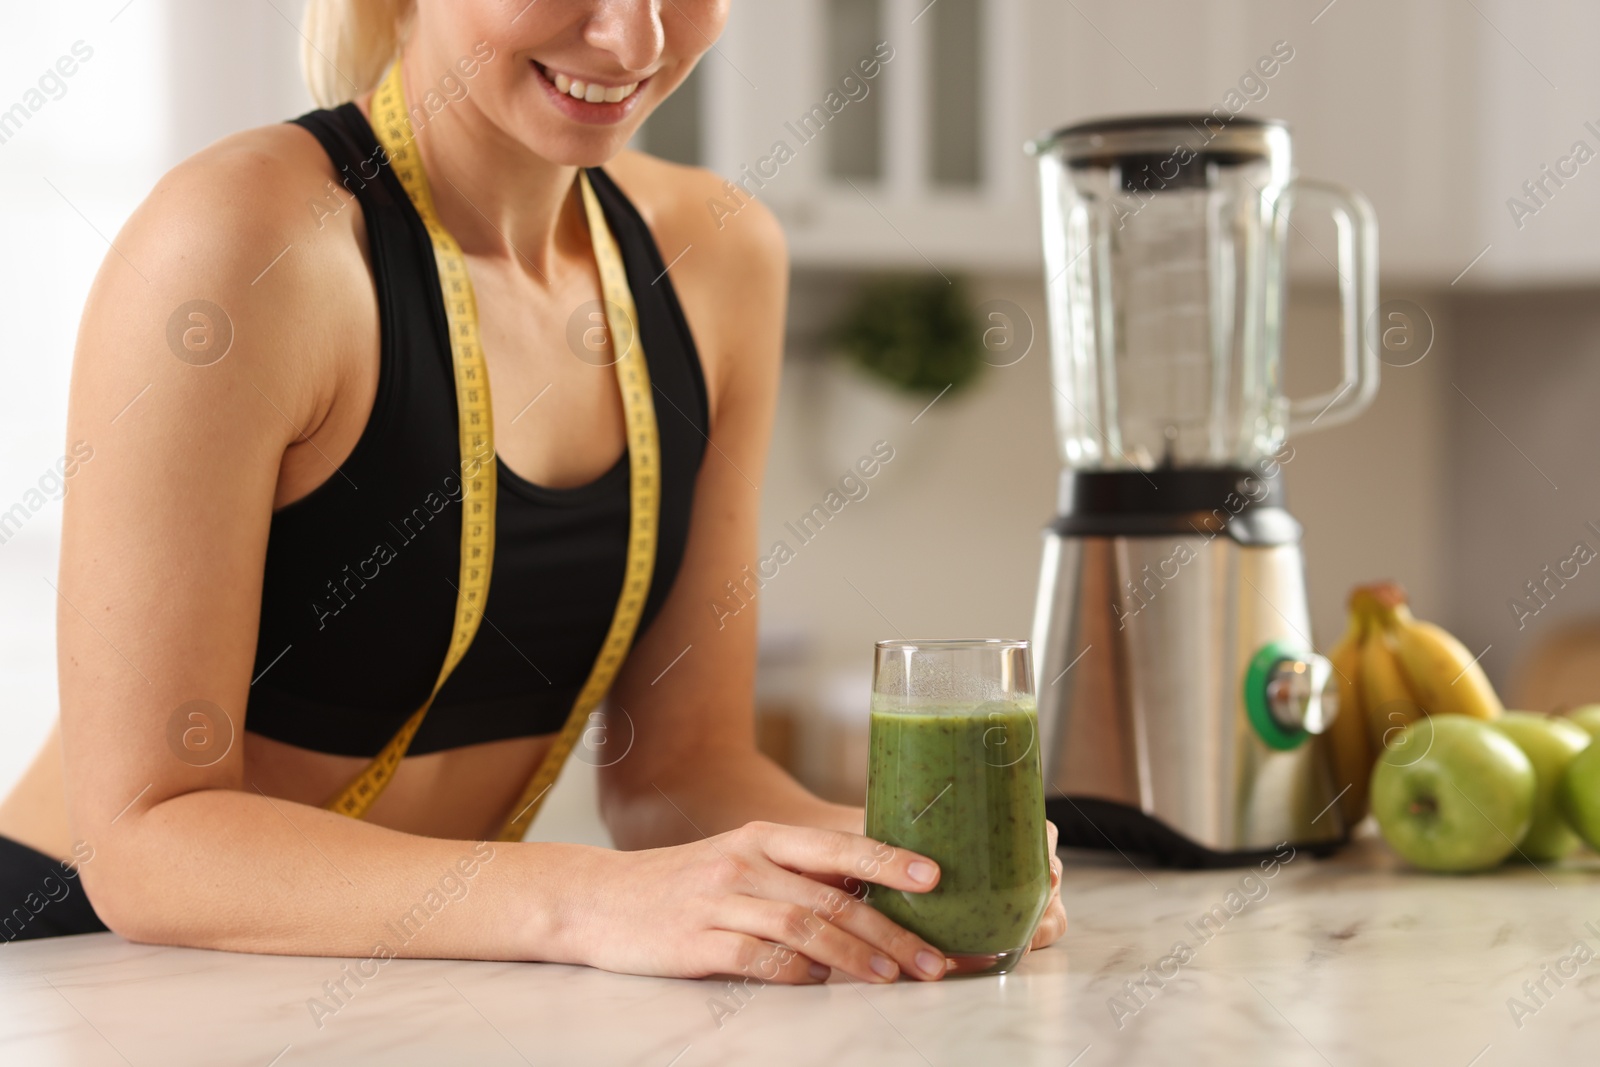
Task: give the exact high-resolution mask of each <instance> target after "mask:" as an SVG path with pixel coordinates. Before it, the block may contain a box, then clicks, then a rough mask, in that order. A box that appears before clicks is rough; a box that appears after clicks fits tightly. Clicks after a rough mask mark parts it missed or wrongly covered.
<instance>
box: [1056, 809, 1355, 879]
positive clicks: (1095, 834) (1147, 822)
mask: <svg viewBox="0 0 1600 1067" xmlns="http://www.w3.org/2000/svg"><path fill="white" fill-rule="evenodd" d="M1044 813H1045V817H1046V818H1048V819H1049V820H1050V821H1051V822H1053V823H1055V824H1056V829H1058V830H1059V831H1060V832H1061V841H1060V843H1061V846H1062V847H1063V848H1085V849H1096V850H1102V851H1109V850H1112V849H1115V850H1116V851H1118V852H1121V853H1124V854H1127V853H1133V854H1136V855H1139V856H1141V857H1144V858H1147V859H1149V860H1150V861H1151V862H1153V863H1154V864H1155V865H1156V866H1158V867H1170V868H1179V869H1184V870H1215V869H1219V868H1226V867H1253V866H1255V865H1256V864H1257V863H1260V862H1262V861H1264V860H1268V859H1274V858H1279V857H1278V850H1279V849H1281V848H1282V847H1283V846H1284V845H1287V846H1289V847H1290V848H1292V849H1294V850H1295V852H1296V853H1300V852H1309V853H1310V854H1311V855H1313V856H1316V857H1318V858H1326V857H1328V856H1331V855H1333V854H1334V853H1335V852H1338V851H1339V849H1341V848H1343V847H1344V845H1345V844H1346V843H1347V841H1348V840H1349V839H1348V837H1340V838H1336V839H1333V840H1327V841H1304V842H1301V841H1285V842H1283V843H1282V844H1279V845H1275V846H1273V847H1272V848H1256V849H1243V850H1240V851H1237V852H1219V851H1217V850H1215V849H1211V848H1207V847H1206V846H1205V845H1202V844H1200V843H1199V842H1197V841H1191V840H1190V839H1189V838H1187V837H1184V836H1183V835H1182V834H1180V833H1178V831H1176V830H1174V829H1173V828H1172V827H1170V826H1168V825H1167V824H1165V823H1163V822H1162V821H1161V820H1160V819H1157V818H1155V817H1154V816H1152V815H1147V814H1145V813H1144V812H1142V811H1140V810H1139V809H1137V808H1131V807H1129V806H1128V805H1126V804H1119V803H1117V802H1116V801H1114V800H1104V799H1101V798H1100V797H1049V798H1047V799H1046V800H1045V802H1044Z"/></svg>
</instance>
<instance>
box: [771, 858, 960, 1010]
mask: <svg viewBox="0 0 1600 1067" xmlns="http://www.w3.org/2000/svg"><path fill="white" fill-rule="evenodd" d="M762 892H763V893H764V894H766V895H767V896H769V897H771V898H772V899H774V900H781V901H784V902H785V905H786V906H788V907H796V908H800V909H802V910H803V911H804V913H805V914H808V915H812V916H815V917H816V918H817V919H818V920H819V921H823V922H827V923H829V924H831V926H832V927H834V928H837V929H838V930H839V931H840V932H841V933H842V934H843V935H844V936H845V937H846V938H847V939H848V942H849V948H850V952H851V954H850V956H849V962H839V961H836V960H834V959H832V958H824V957H821V956H817V955H816V954H815V953H814V952H813V951H812V950H811V947H810V946H809V945H806V946H801V945H795V943H794V942H793V941H788V940H787V939H784V942H785V944H790V945H794V947H796V948H800V949H802V951H804V952H805V953H806V954H807V955H809V956H812V957H813V958H814V959H821V960H822V961H823V962H825V963H827V964H829V965H830V966H835V967H839V968H840V969H842V970H844V971H846V972H848V973H849V974H851V975H853V976H856V977H859V978H861V979H862V980H863V981H869V982H877V981H893V980H894V979H895V977H896V975H897V974H898V973H901V972H903V973H905V974H906V975H907V976H909V977H912V978H921V979H924V980H932V979H935V978H942V977H943V976H944V973H945V969H946V967H947V966H948V961H947V960H946V959H945V955H944V953H943V952H941V951H939V949H938V948H936V947H935V946H933V945H931V944H929V943H928V942H926V941H924V940H923V939H922V938H920V937H918V936H917V935H916V934H913V933H911V932H910V931H909V930H906V929H905V928H903V927H901V926H898V925H896V924H895V923H894V922H893V921H892V920H891V919H889V918H888V917H886V916H885V915H884V914H883V913H882V912H880V911H878V909H876V908H874V907H873V906H872V905H870V904H866V903H863V902H862V901H860V900H857V899H856V898H855V897H852V896H849V895H846V894H844V893H840V892H838V891H837V890H835V889H832V888H830V887H828V886H824V885H820V884H818V883H817V882H814V881H812V880H811V879H810V878H806V877H802V876H801V875H798V874H792V873H790V872H789V871H784V870H774V871H773V872H772V874H771V875H770V876H768V877H767V878H766V879H763V884H762Z"/></svg>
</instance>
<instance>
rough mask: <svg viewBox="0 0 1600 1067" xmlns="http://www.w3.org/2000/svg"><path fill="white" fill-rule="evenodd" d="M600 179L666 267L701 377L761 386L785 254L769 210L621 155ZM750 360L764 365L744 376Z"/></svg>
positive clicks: (769, 362)
mask: <svg viewBox="0 0 1600 1067" xmlns="http://www.w3.org/2000/svg"><path fill="white" fill-rule="evenodd" d="M606 170H607V173H609V174H610V175H611V176H612V177H613V178H615V179H616V182H617V184H618V185H619V186H620V187H621V188H622V191H623V192H624V193H626V194H627V196H628V198H629V199H630V200H632V201H633V203H634V205H635V206H636V207H637V208H638V209H639V213H640V215H642V216H643V217H644V220H645V222H646V224H648V225H649V227H650V230H651V233H652V234H653V235H654V237H655V240H656V244H657V245H658V246H659V248H660V250H661V258H662V260H663V262H664V263H666V264H669V265H670V273H671V277H672V281H673V285H674V288H675V289H676V290H677V292H678V295H679V297H680V299H681V300H682V302H683V305H684V312H685V315H686V316H687V317H688V319H689V324H690V328H691V329H692V330H693V331H694V333H695V336H696V341H697V343H698V344H699V346H700V349H701V355H702V359H703V360H705V362H706V363H707V374H708V376H716V377H718V378H720V379H721V380H722V382H724V383H726V382H729V381H730V378H731V377H737V376H740V375H741V374H742V375H743V376H744V377H746V378H749V377H752V376H753V377H756V378H758V379H760V380H763V381H764V380H767V379H769V378H771V377H772V376H773V375H775V373H776V363H777V360H778V358H779V356H780V355H781V349H782V331H783V316H784V307H785V302H786V300H787V295H788V286H789V254H788V247H787V245H786V243H785V241H784V236H783V229H782V227H781V226H780V225H779V224H778V220H777V218H776V217H775V216H774V215H773V213H772V211H771V210H770V209H768V208H767V207H766V205H764V204H762V203H761V202H760V201H759V200H756V199H754V198H753V197H750V196H748V195H747V194H745V193H744V192H743V190H740V189H738V188H737V187H730V186H729V185H728V183H727V182H726V181H725V180H724V179H723V178H721V177H719V176H718V175H716V174H713V173H712V172H710V171H708V170H703V169H701V168H699V167H685V166H681V165H679V164H676V163H669V162H666V161H665V160H661V159H657V158H655V157H654V156H648V155H645V154H643V153H641V152H624V153H622V154H621V155H619V156H618V157H617V158H616V159H614V160H612V161H611V163H609V164H607V167H606ZM752 339H757V344H754V345H753V344H751V340H752ZM762 353H765V356H764V358H763V357H762ZM758 358H759V359H760V360H761V363H762V364H763V365H762V366H758V367H752V366H751V365H750V364H751V363H752V361H754V360H756V359H758ZM715 388H716V387H715V386H713V390H714V391H715ZM713 407H715V396H713Z"/></svg>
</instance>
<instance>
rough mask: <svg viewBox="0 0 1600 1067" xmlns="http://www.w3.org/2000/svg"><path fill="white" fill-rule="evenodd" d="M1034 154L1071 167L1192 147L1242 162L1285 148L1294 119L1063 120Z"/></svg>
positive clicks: (1036, 144) (1210, 156)
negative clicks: (1060, 159)
mask: <svg viewBox="0 0 1600 1067" xmlns="http://www.w3.org/2000/svg"><path fill="white" fill-rule="evenodd" d="M1026 147H1027V150H1028V153H1029V154H1030V155H1036V156H1041V155H1046V154H1061V155H1064V156H1065V157H1066V162H1067V165H1068V166H1070V167H1107V166H1113V165H1116V164H1118V163H1121V162H1123V161H1126V160H1129V159H1131V158H1135V157H1138V158H1144V157H1148V156H1151V155H1155V154H1158V153H1173V152H1175V151H1176V150H1177V149H1178V148H1180V147H1182V148H1187V149H1188V150H1189V151H1190V152H1192V153H1194V154H1195V155H1196V156H1197V157H1200V158H1202V159H1205V160H1209V161H1213V162H1217V163H1224V164H1238V163H1247V162H1250V161H1252V160H1257V159H1265V158H1267V157H1269V156H1273V155H1278V154H1283V153H1286V151H1287V149H1288V147H1289V124H1288V123H1286V122H1284V121H1283V120H1282V119H1263V118H1256V117H1255V116H1252V115H1232V116H1229V118H1228V119H1227V121H1226V122H1224V121H1223V120H1222V119H1220V118H1218V117H1217V115H1216V113H1215V112H1205V111H1200V112H1193V113H1188V114H1164V115H1119V116H1114V117H1111V118H1103V119H1094V120H1092V121H1089V122H1080V123H1077V124H1076V125H1072V126H1064V127H1062V128H1061V129H1058V130H1055V131H1053V132H1050V133H1044V134H1040V135H1039V136H1038V137H1037V138H1035V139H1034V140H1032V141H1029V142H1028V144H1027V146H1026Z"/></svg>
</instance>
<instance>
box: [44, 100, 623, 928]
mask: <svg viewBox="0 0 1600 1067" xmlns="http://www.w3.org/2000/svg"><path fill="white" fill-rule="evenodd" d="M319 152H320V150H319V149H317V147H316V145H315V142H313V141H311V140H310V138H309V137H307V136H306V135H305V134H304V133H303V132H302V131H299V130H297V129H295V128H293V127H279V128H275V129H271V130H262V131H255V132H252V133H249V134H244V135H240V136H239V137H237V138H231V139H230V140H229V141H227V142H224V143H223V144H222V145H219V146H217V147H214V148H212V149H209V150H207V151H206V152H204V153H202V154H201V155H200V156H199V157H197V158H196V159H195V160H192V161H190V162H189V163H186V164H184V165H183V166H181V167H179V168H178V169H177V170H176V171H174V172H173V174H171V175H169V176H168V177H167V178H166V179H164V180H163V181H162V182H161V183H160V184H159V185H158V186H157V188H156V189H155V191H154V192H153V193H152V194H151V196H150V198H149V200H148V201H147V202H146V203H145V204H144V205H143V206H141V207H140V208H139V210H138V211H137V212H136V213H135V214H134V216H133V218H132V219H131V220H130V221H129V223H128V225H127V226H126V228H125V229H124V230H123V232H122V233H121V234H120V235H119V236H118V238H117V241H116V244H115V247H114V250H113V251H112V252H110V253H109V254H108V255H107V256H106V259H105V263H104V265H103V266H102V268H101V271H100V273H99V276H98V277H97V279H96V281H95V284H94V286H93V289H92V291H91V293H90V297H89V300H88V303H87V306H86V310H85V313H84V318H83V324H82V327H81V330H80V333H79V338H78V346H77V355H76V361H75V365H74V368H73V379H72V390H71V399H70V410H69V434H68V440H71V441H79V440H81V441H84V442H86V443H87V444H88V445H89V446H90V447H92V448H93V450H94V451H93V460H92V462H89V463H87V464H84V465H83V466H82V468H81V469H80V470H79V472H78V473H77V474H76V476H75V477H74V478H73V480H72V482H71V489H70V492H69V493H68V495H67V498H66V501H65V504H64V509H65V512H64V517H63V534H62V552H61V572H60V578H59V585H58V587H59V592H60V597H59V600H58V604H57V622H58V631H59V669H60V684H61V717H62V730H63V751H64V758H65V770H66V788H67V801H68V808H69V816H70V821H71V825H72V832H73V835H74V837H76V838H80V839H83V840H84V841H86V842H88V843H89V844H90V845H92V847H93V849H94V854H93V859H92V860H91V861H90V862H88V863H86V864H85V865H84V866H83V877H84V885H85V888H86V890H87V892H88V893H89V895H90V897H91V899H92V901H93V903H94V906H95V909H96V910H97V911H98V912H99V914H100V916H101V918H102V919H103V920H104V921H105V922H106V923H107V925H109V926H110V927H111V928H112V929H113V930H115V931H117V932H119V933H121V934H123V935H125V936H127V937H129V938H131V939H134V940H140V941H155V942H164V943H169V944H182V945H195V946H203V947H210V948H228V949H244V950H251V951H261V952H295V953H309V954H330V953H331V954H339V955H367V954H369V953H371V952H373V951H374V946H375V945H377V944H378V943H379V942H385V943H387V944H388V945H389V946H391V948H392V950H393V951H394V953H395V954H398V955H430V956H463V957H492V958H507V957H511V958H518V957H522V958H526V957H530V956H538V955H539V954H541V952H543V951H545V950H546V947H547V945H548V944H549V939H550V937H551V935H552V934H553V932H554V928H555V925H556V924H557V923H558V922H559V919H560V909H559V904H560V901H561V899H562V897H561V895H560V893H559V892H558V889H559V887H558V886H556V885H555V884H554V883H553V880H552V874H551V872H552V871H559V870H561V869H562V867H563V864H564V863H565V862H566V861H567V860H569V859H571V858H572V857H575V856H577V855H579V854H580V852H581V851H582V850H578V849H575V848H574V847H572V846H543V845H520V844H519V845H494V846H492V847H491V846H488V845H482V846H479V847H478V848H477V849H476V850H475V848H474V846H473V844H472V843H470V842H458V841H443V840H435V839H430V838H422V837H414V836H410V835H407V834H403V833H398V832H395V831H392V830H387V829H383V828H381V827H378V826H373V825H369V824H367V823H364V822H358V821H355V820H352V819H349V818H346V817H344V816H340V815H335V814H332V813H330V812H327V811H322V810H320V809H316V808H311V807H308V806H305V805H301V804H295V803H291V802H288V801H284V800H281V799H275V798H271V797H268V796H266V795H264V794H263V793H262V792H261V791H259V790H258V789H255V788H254V787H253V785H252V783H251V782H250V781H249V780H248V779H247V777H246V763H245V760H244V752H243V747H244V738H243V736H242V731H243V729H244V726H245V716H244V711H245V701H246V698H247V695H248V692H249V687H250V683H251V675H252V664H253V661H254V656H255V638H256V628H257V621H258V618H259V613H260V604H261V580H262V568H263V561H264V558H265V552H266V538H267V531H268V527H269V523H270V519H271V513H272V508H273V505H274V501H275V499H276V498H277V496H278V495H279V493H280V492H281V491H282V490H283V488H284V486H285V484H286V483H289V482H293V481H295V480H299V481H300V482H301V483H302V484H303V485H306V484H315V482H316V481H319V480H321V479H322V478H324V477H326V476H329V475H330V473H331V472H332V469H333V468H332V464H333V461H334V459H336V458H339V457H341V456H342V455H343V454H344V452H347V451H348V448H349V445H348V444H345V445H344V446H343V451H340V450H338V448H336V447H335V445H334V444H333V443H332V442H329V441H326V440H324V436H323V431H324V428H325V427H326V426H327V425H328V421H327V415H328V412H329V409H330V407H331V405H332V404H333V403H335V399H336V398H338V399H339V400H340V402H344V403H350V402H359V401H358V400H355V401H353V400H352V398H350V397H349V396H348V392H349V390H348V389H347V388H346V386H347V385H348V382H349V378H348V377H347V373H348V372H347V371H346V370H345V369H344V367H345V366H346V365H347V364H348V362H349V361H343V362H342V363H341V362H340V361H338V360H336V359H335V358H334V356H335V354H336V353H338V352H341V351H344V352H352V351H357V352H359V351H364V350H366V349H364V348H362V347H359V346H362V345H370V344H371V343H373V342H372V337H371V335H372V333H373V332H374V331H373V328H372V327H371V325H370V324H369V325H367V326H365V327H362V326H361V325H360V323H361V322H362V317H363V316H372V318H371V320H370V321H372V322H375V321H376V319H375V312H374V309H373V295H372V291H371V282H370V280H369V279H368V276H367V274H366V271H365V267H364V265H363V262H362V258H361V256H362V253H361V248H362V247H363V246H362V245H361V244H360V243H359V242H357V241H354V240H352V239H351V233H350V231H349V229H348V228H346V229H345V230H344V231H343V232H342V233H340V232H338V230H337V228H336V227H335V226H331V225H330V226H327V227H326V228H319V227H318V225H317V219H316V217H315V215H314V214H313V213H312V212H311V211H309V210H307V208H306V205H307V204H308V203H312V202H316V201H317V200H318V199H319V198H320V197H321V196H322V195H323V193H324V192H325V190H324V189H323V188H322V183H323V181H324V180H325V178H324V177H323V175H321V174H320V173H319V171H318V169H317V165H316V164H314V163H312V162H310V161H311V160H313V159H315V158H316V155H315V154H316V153H319ZM352 214H354V213H352ZM345 225H346V226H347V227H348V225H350V222H349V221H348V220H346V222H345ZM280 253H281V258H279V259H278V260H277V261H276V262H274V257H278V256H279V255H280ZM269 264H270V265H271V266H270V269H268V268H269ZM196 300H205V301H208V302H210V304H211V305H213V306H214V307H216V308H220V309H221V313H220V315H219V314H218V313H217V312H215V311H211V310H210V309H205V308H192V309H185V310H184V311H182V312H180V310H179V309H180V308H184V307H185V305H188V304H189V303H190V302H191V301H196ZM189 310H194V311H195V312H196V313H197V314H199V315H200V317H199V318H191V317H190V316H189V314H188V311H189ZM230 333H231V341H228V340H227V337H228V335H229V334H230ZM224 344H226V345H227V349H226V355H224V356H223V357H222V358H221V359H220V360H217V361H216V362H214V363H210V364H209V365H200V364H204V363H206V362H207V361H208V360H209V359H211V358H212V357H214V356H216V355H218V354H220V352H221V351H222V347H223V345H224ZM302 430H305V431H306V432H308V433H309V434H310V438H309V440H307V439H306V438H305V437H303V435H302V433H301V431H302ZM329 449H334V451H333V452H332V455H331V457H330V456H329V455H327V454H325V453H327V452H328V451H329ZM332 476H334V477H337V476H338V475H337V474H332ZM289 654H290V655H293V651H292V650H291V651H290V652H289ZM192 701H204V702H206V704H203V705H190V706H189V707H188V708H184V705H188V704H190V702H192ZM180 708H184V710H181V711H180ZM197 709H198V714H199V716H200V717H198V718H195V717H193V716H192V713H194V712H196V710H197ZM212 709H214V710H212ZM207 730H209V731H212V732H213V735H214V736H221V733H222V732H223V731H226V732H227V733H228V734H229V736H231V738H232V741H231V745H230V746H229V747H228V748H227V750H226V752H225V754H223V755H221V756H220V758H216V759H215V761H214V762H213V761H212V757H210V756H197V755H196V754H195V752H194V751H192V749H191V748H190V747H188V746H186V744H185V737H184V734H185V731H191V733H190V736H189V740H190V741H193V740H195V739H197V738H198V737H199V736H200V735H198V734H195V733H193V732H192V731H201V732H204V731H207ZM200 764H208V765H200ZM590 851H599V850H590ZM452 898H459V899H452ZM441 900H442V901H445V902H446V905H447V906H443V907H441V908H439V909H438V910H437V911H435V910H433V909H432V907H431V905H433V904H435V903H437V902H439V901H441ZM419 906H420V907H421V909H422V910H421V911H420V912H419V911H418V910H417V909H418V908H419ZM408 916H410V917H411V922H410V923H409V924H408V923H407V921H406V920H407V917H408ZM423 920H425V921H423ZM410 927H416V930H417V934H416V936H415V937H413V938H411V939H410V940H407V941H401V940H400V938H399V937H398V936H397V934H396V933H395V932H394V931H396V930H404V929H409V928H410Z"/></svg>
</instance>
